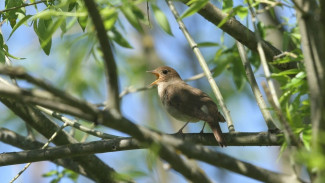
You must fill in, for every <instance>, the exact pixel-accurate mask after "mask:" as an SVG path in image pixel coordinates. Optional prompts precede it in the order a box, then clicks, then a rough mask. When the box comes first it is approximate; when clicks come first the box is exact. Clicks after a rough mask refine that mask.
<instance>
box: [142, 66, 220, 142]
mask: <svg viewBox="0 0 325 183" xmlns="http://www.w3.org/2000/svg"><path fill="white" fill-rule="evenodd" d="M148 72H150V73H152V74H154V75H156V77H157V79H156V80H155V81H154V82H153V83H151V84H150V86H153V85H157V87H158V95H159V97H160V100H161V102H162V104H163V106H164V108H165V109H166V111H167V112H168V113H169V114H170V115H171V116H173V117H174V118H176V119H178V120H180V121H184V122H186V124H185V125H184V126H183V127H182V128H181V129H180V130H179V131H178V133H182V130H183V129H184V127H185V126H186V125H187V124H188V123H189V122H198V121H200V120H202V121H205V122H207V123H208V124H209V126H210V128H211V129H212V132H213V134H214V137H215V138H216V140H217V142H218V143H219V145H220V146H221V147H225V146H226V143H225V140H224V138H223V135H222V132H221V128H220V126H219V122H225V118H224V117H223V116H222V114H221V113H220V112H219V111H218V107H217V105H216V104H215V103H214V102H213V100H212V99H211V98H210V97H209V96H208V95H207V94H206V93H204V92H203V91H201V90H200V89H198V88H194V87H192V86H190V85H188V84H186V83H185V82H184V81H183V80H182V79H181V77H180V76H179V74H178V73H177V72H176V71H175V70H174V69H173V68H171V67H168V66H163V67H158V68H157V69H155V70H153V71H148ZM204 126H205V123H204V125H203V128H202V130H201V133H203V129H204Z"/></svg>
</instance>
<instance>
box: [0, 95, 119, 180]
mask: <svg viewBox="0 0 325 183" xmlns="http://www.w3.org/2000/svg"><path fill="white" fill-rule="evenodd" d="M0 101H1V102H2V103H3V104H5V105H6V106H7V107H8V108H9V109H11V110H12V111H13V112H14V113H15V114H16V115H17V116H19V117H20V118H22V119H23V120H24V121H25V122H26V123H27V124H29V125H30V126H31V127H33V128H34V129H35V130H37V131H38V132H39V133H41V134H42V135H43V136H45V137H46V138H50V137H51V135H52V134H53V133H54V132H55V131H56V130H57V129H58V128H59V127H58V125H57V124H56V123H55V122H53V121H51V120H50V119H48V118H47V117H46V116H44V115H43V114H42V113H41V112H40V111H39V110H36V109H35V108H33V107H31V106H28V105H24V104H21V103H19V102H13V101H10V100H8V99H6V98H4V97H0ZM77 142H78V141H77V140H75V139H74V138H72V137H71V136H70V135H68V134H67V133H66V132H64V131H61V132H59V134H58V137H57V138H55V139H54V140H53V143H54V144H56V145H65V144H71V143H77ZM73 160H74V161H75V162H76V163H78V164H79V165H80V166H81V167H82V168H83V170H84V171H85V172H86V174H87V177H89V178H91V179H93V180H95V181H97V182H116V181H115V176H116V174H117V173H116V172H115V170H114V169H112V168H111V167H109V166H108V165H106V164H105V163H104V162H102V161H101V160H100V159H99V158H97V157H96V156H86V157H76V158H73ZM98 169H100V170H101V171H98Z"/></svg>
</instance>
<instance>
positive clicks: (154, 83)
mask: <svg viewBox="0 0 325 183" xmlns="http://www.w3.org/2000/svg"><path fill="white" fill-rule="evenodd" d="M147 72H150V73H151V74H154V75H155V76H156V81H154V82H152V83H151V84H150V85H149V86H153V85H156V84H157V83H158V82H159V73H158V72H156V71H147Z"/></svg>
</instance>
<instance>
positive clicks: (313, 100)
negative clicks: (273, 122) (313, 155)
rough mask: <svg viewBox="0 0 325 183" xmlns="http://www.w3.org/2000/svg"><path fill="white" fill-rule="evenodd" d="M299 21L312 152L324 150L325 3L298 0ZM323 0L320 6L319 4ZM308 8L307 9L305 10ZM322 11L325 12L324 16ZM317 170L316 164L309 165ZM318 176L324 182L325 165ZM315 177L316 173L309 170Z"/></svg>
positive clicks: (296, 2)
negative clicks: (307, 95) (308, 100)
mask: <svg viewBox="0 0 325 183" xmlns="http://www.w3.org/2000/svg"><path fill="white" fill-rule="evenodd" d="M294 2H295V5H296V8H297V9H298V8H299V7H300V8H301V9H302V11H301V10H299V9H298V10H299V11H298V10H297V11H296V12H297V21H298V25H299V31H300V34H301V43H302V44H301V47H302V51H303V54H304V64H305V67H306V73H307V81H308V82H307V83H308V88H309V92H310V94H309V96H310V106H311V114H310V116H311V119H310V120H311V121H312V147H313V152H317V153H320V154H322V155H324V154H325V144H324V142H323V140H322V139H323V134H324V132H325V95H324V90H325V73H324V72H325V63H324V60H325V25H324V17H323V16H324V15H325V4H324V2H323V1H318V2H317V1H315V0H295V1H294ZM318 3H320V6H319V4H318ZM305 12H306V13H305ZM322 15H323V16H322ZM309 169H310V170H314V167H309ZM316 174H317V179H318V180H315V182H321V181H322V180H324V177H325V169H323V168H318V169H317V170H316ZM310 176H311V179H312V180H313V174H310Z"/></svg>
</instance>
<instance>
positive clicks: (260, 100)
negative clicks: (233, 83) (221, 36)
mask: <svg viewBox="0 0 325 183" xmlns="http://www.w3.org/2000/svg"><path fill="white" fill-rule="evenodd" d="M236 44H237V48H238V52H239V55H240V58H241V60H242V62H243V65H244V68H245V72H246V76H247V79H248V82H249V84H250V86H251V88H252V91H253V93H254V96H255V99H256V102H257V104H258V107H259V108H260V110H261V113H262V115H263V117H264V120H265V122H266V125H267V127H268V129H269V130H272V129H274V128H276V126H275V124H274V120H273V119H272V116H271V113H270V111H269V110H268V109H267V105H266V102H265V101H264V98H263V95H262V93H261V91H260V89H259V88H258V85H257V82H256V79H255V76H254V72H253V70H252V68H251V65H250V62H249V60H248V59H247V56H246V52H245V48H244V46H243V45H242V44H241V43H240V42H238V41H236Z"/></svg>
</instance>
